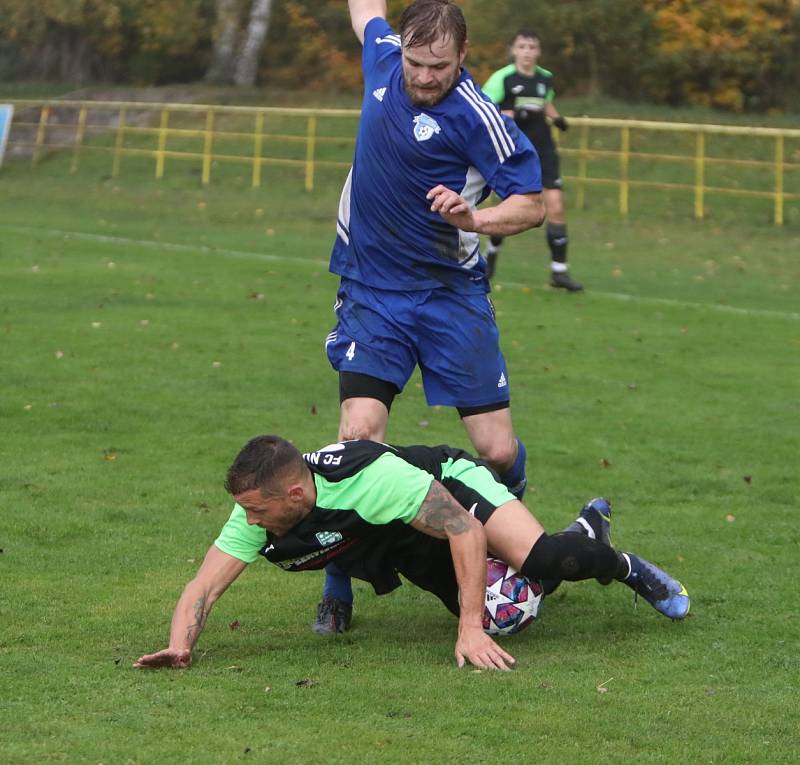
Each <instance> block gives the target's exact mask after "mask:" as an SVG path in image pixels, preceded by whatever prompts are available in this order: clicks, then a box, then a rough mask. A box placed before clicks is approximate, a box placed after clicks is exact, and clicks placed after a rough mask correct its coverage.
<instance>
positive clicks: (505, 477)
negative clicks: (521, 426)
mask: <svg viewBox="0 0 800 765" xmlns="http://www.w3.org/2000/svg"><path fill="white" fill-rule="evenodd" d="M517 446H518V450H517V459H516V460H514V464H513V465H512V466H511V468H510V469H509V470H507V471H506V472H505V473H501V475H500V480H501V481H502V482H503V484H504V485H505V486H506V488H507V489H508V490H509V491H510V492H511V493H512V494H513V495H514V496H515V497H516V498H517V499H522V497H523V495H524V494H525V487H526V486H527V485H528V477H527V476H526V475H525V459H526V458H527V456H528V452H527V451H525V444H523V443H522V441H520V440H519V439H517Z"/></svg>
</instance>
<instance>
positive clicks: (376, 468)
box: [134, 436, 689, 670]
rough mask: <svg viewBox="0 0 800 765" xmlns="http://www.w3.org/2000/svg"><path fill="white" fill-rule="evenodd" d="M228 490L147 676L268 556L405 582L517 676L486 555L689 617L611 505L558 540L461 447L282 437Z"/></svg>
mask: <svg viewBox="0 0 800 765" xmlns="http://www.w3.org/2000/svg"><path fill="white" fill-rule="evenodd" d="M225 486H226V488H227V490H228V491H229V492H230V493H231V494H232V495H233V497H234V499H235V500H236V505H235V506H234V510H233V512H232V513H231V516H230V518H229V519H228V522H227V523H226V524H225V526H224V528H223V530H222V532H221V534H220V535H219V537H218V538H217V540H216V541H215V542H214V544H213V545H212V546H211V547H210V548H209V550H208V553H207V554H206V557H205V559H204V561H203V563H202V565H201V566H200V569H199V570H198V572H197V575H196V576H195V578H194V579H193V580H192V581H191V582H189V583H188V584H187V585H186V587H185V588H184V591H183V593H182V595H181V597H180V599H179V600H178V604H177V605H176V607H175V610H174V612H173V616H172V627H171V630H170V642H169V647H168V648H166V649H164V650H161V651H158V652H156V653H154V654H148V655H144V656H142V657H140V658H139V659H138V661H137V662H136V663H135V664H134V666H135V667H137V668H148V667H162V666H168V667H177V668H183V667H188V666H190V665H191V661H192V654H191V651H192V647H193V646H194V644H195V642H196V641H197V638H198V636H199V635H200V632H201V631H202V629H203V627H204V625H205V622H206V619H207V617H208V614H209V612H210V610H211V607H212V605H213V603H214V602H215V601H216V600H217V598H219V597H220V595H222V593H224V592H225V590H226V589H227V588H228V587H229V585H230V584H231V583H232V582H233V581H234V580H235V579H236V578H237V577H238V576H239V574H241V573H242V571H243V570H244V569H245V568H246V566H247V565H248V564H249V563H252V562H253V561H255V560H257V559H258V558H259V557H265V558H266V559H267V560H269V561H270V562H272V563H275V564H276V565H278V566H280V567H281V568H283V569H284V570H287V571H305V570H314V569H320V568H323V567H324V566H325V565H326V564H327V563H329V562H330V561H332V560H335V561H336V563H337V565H338V566H339V568H340V569H341V570H342V571H344V572H345V573H346V574H348V575H350V576H355V577H357V578H359V579H363V580H365V581H368V582H370V583H371V584H372V586H373V588H374V589H375V591H376V593H377V594H379V595H381V594H384V593H387V592H391V591H392V590H393V589H395V588H396V587H398V586H399V585H400V578H399V574H402V575H403V576H404V577H406V578H407V579H408V580H409V581H411V582H412V583H414V584H416V585H417V586H419V587H422V588H423V589H425V590H428V591H430V592H432V593H434V594H435V595H436V596H437V597H438V598H439V599H440V600H441V601H442V602H443V603H444V605H445V606H446V607H447V608H448V609H449V610H450V611H451V612H453V613H454V614H457V615H458V618H459V622H458V638H457V640H456V646H455V656H456V661H457V663H458V666H459V667H461V666H463V665H464V664H465V663H466V662H469V663H470V664H473V665H474V666H476V667H480V668H485V669H500V670H507V669H510V668H511V666H512V665H513V664H514V659H513V657H512V656H511V655H510V654H509V653H507V652H506V651H504V650H503V649H502V648H500V646H498V645H497V644H496V643H495V642H494V640H492V639H491V638H490V637H489V636H488V635H487V634H486V633H484V631H483V627H482V617H483V610H484V602H485V593H486V558H487V555H488V554H491V555H493V556H495V557H498V558H500V559H502V560H503V561H505V562H506V563H508V564H510V565H512V566H513V567H514V568H516V569H517V570H519V571H520V572H521V573H522V574H523V575H525V576H526V577H528V579H530V580H533V581H548V580H549V582H550V585H549V589H551V590H552V588H553V587H554V586H557V584H558V582H559V581H561V580H562V579H568V580H580V579H593V578H596V579H599V580H601V581H609V582H610V581H611V580H612V579H616V580H618V581H621V582H623V583H625V584H626V585H628V586H629V587H630V588H631V589H633V590H634V591H635V592H636V593H637V594H638V595H641V596H642V597H643V598H644V599H646V600H647V601H648V603H650V604H651V605H652V606H653V607H654V608H655V609H656V610H657V611H659V613H662V614H664V615H665V616H668V617H669V618H672V619H682V618H683V617H684V616H686V614H687V613H688V611H689V596H688V594H687V593H686V590H685V589H684V588H683V586H682V585H681V584H680V583H679V582H677V581H676V580H675V579H673V578H672V577H670V576H669V575H668V574H666V573H665V572H664V571H661V570H660V569H659V568H657V567H656V566H654V565H653V564H652V563H648V562H647V561H645V560H643V559H642V558H639V557H638V556H636V555H633V554H632V553H620V552H617V551H616V550H615V549H614V548H613V547H611V546H610V544H607V541H608V539H609V533H608V531H609V522H610V507H609V506H608V504H607V503H605V501H603V500H593V502H591V503H589V504H588V505H587V506H586V507H585V508H584V509H583V510H582V511H581V515H580V517H579V518H578V519H577V521H576V523H575V524H573V526H574V531H568V532H562V533H560V534H552V535H548V534H546V533H545V531H544V529H543V528H542V526H541V525H540V524H539V522H538V521H537V520H536V518H534V517H533V515H531V513H530V512H529V511H528V510H527V509H526V508H525V506H524V505H523V504H522V503H521V502H520V501H519V500H518V499H516V498H515V497H514V495H513V494H511V493H510V492H509V491H508V489H507V488H506V487H505V486H503V484H502V483H500V482H499V480H498V476H497V474H496V473H495V472H494V471H492V470H491V469H490V468H489V467H488V466H487V465H486V463H483V462H480V461H479V460H476V459H475V458H473V457H471V456H470V455H469V454H467V453H466V452H463V451H461V450H458V449H451V448H449V447H446V446H438V447H426V446H409V447H397V446H391V445H388V444H381V443H376V442H374V441H346V442H343V443H337V444H331V445H329V446H327V447H324V448H322V449H319V450H317V451H314V452H309V453H307V454H302V455H301V454H300V452H299V451H298V450H297V449H296V448H295V447H294V446H293V445H292V444H290V443H289V442H288V441H285V440H284V439H282V438H280V437H278V436H258V437H256V438H254V439H251V440H250V441H249V442H248V443H247V444H246V445H245V446H244V448H243V449H242V450H241V451H240V452H239V454H238V456H237V457H236V459H235V460H234V462H233V464H232V465H231V467H230V468H229V470H228V477H227V481H226V483H225Z"/></svg>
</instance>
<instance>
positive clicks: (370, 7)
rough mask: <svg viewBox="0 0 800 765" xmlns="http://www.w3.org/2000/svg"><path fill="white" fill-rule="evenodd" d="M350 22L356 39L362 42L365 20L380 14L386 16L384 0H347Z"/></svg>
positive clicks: (381, 16)
mask: <svg viewBox="0 0 800 765" xmlns="http://www.w3.org/2000/svg"><path fill="white" fill-rule="evenodd" d="M348 5H349V6H350V23H351V24H352V25H353V31H354V32H355V33H356V37H357V38H358V41H359V42H360V43H361V44H362V45H363V44H364V27H366V26H367V22H368V21H371V20H372V19H374V18H376V17H378V16H380V18H382V19H385V18H386V0H349V1H348Z"/></svg>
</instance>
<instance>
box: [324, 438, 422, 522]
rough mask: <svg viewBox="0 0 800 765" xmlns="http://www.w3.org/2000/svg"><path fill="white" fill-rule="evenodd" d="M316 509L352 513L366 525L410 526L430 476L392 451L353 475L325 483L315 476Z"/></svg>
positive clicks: (420, 503)
mask: <svg viewBox="0 0 800 765" xmlns="http://www.w3.org/2000/svg"><path fill="white" fill-rule="evenodd" d="M314 481H315V483H316V487H317V503H316V504H317V507H322V508H326V509H331V510H354V511H355V512H356V513H358V515H360V516H361V517H362V518H363V519H364V520H365V521H367V523H373V524H376V525H384V524H387V523H391V522H392V521H397V520H400V521H403V522H404V523H411V521H413V520H414V518H416V516H417V513H418V512H419V508H420V505H422V501H423V500H424V499H425V496H426V495H427V493H428V491H429V490H430V487H431V482H432V481H433V476H432V475H431V474H430V473H428V472H426V471H424V470H421V469H420V468H418V467H415V466H414V465H411V464H409V463H408V462H406V461H405V460H404V459H402V458H401V457H398V456H397V455H396V454H393V453H391V452H386V453H385V454H382V455H381V456H380V457H378V459H376V460H375V461H374V462H372V463H371V464H369V465H367V467H365V468H364V469H363V470H360V471H359V472H358V473H356V474H355V475H353V476H351V477H349V478H345V479H344V480H342V481H328V480H326V479H325V478H324V477H323V476H321V475H319V474H315V475H314Z"/></svg>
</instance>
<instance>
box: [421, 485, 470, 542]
mask: <svg viewBox="0 0 800 765" xmlns="http://www.w3.org/2000/svg"><path fill="white" fill-rule="evenodd" d="M416 520H418V521H420V522H421V523H423V524H425V526H427V527H428V528H429V529H430V530H431V531H434V532H439V533H440V534H442V533H444V534H447V535H448V536H449V535H450V534H463V533H464V532H465V531H468V530H469V528H470V526H471V520H472V519H471V518H470V516H469V514H468V513H467V511H466V510H464V508H463V507H461V506H460V505H459V504H458V502H456V500H455V499H454V497H453V495H452V494H450V492H449V491H447V489H445V488H444V486H442V484H440V483H439V482H438V481H434V482H433V483H432V484H431V488H430V490H429V491H428V494H427V496H426V497H425V499H424V500H423V501H422V504H421V505H420V508H419V512H418V513H417V518H416Z"/></svg>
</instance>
